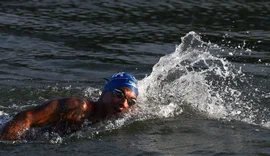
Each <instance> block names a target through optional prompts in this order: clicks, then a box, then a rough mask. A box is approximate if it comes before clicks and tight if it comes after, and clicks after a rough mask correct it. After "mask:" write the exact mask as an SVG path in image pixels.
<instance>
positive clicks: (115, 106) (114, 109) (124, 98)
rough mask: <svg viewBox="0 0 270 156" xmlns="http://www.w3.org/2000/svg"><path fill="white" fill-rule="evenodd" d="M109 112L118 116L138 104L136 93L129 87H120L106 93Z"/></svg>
mask: <svg viewBox="0 0 270 156" xmlns="http://www.w3.org/2000/svg"><path fill="white" fill-rule="evenodd" d="M105 98H106V99H105V100H104V101H103V102H104V103H106V107H107V110H108V111H109V112H110V113H112V114H117V113H120V112H123V111H124V110H126V109H128V108H129V107H131V106H132V105H134V104H136V99H137V96H136V94H135V92H134V91H133V90H131V89H129V88H127V87H120V88H116V89H114V90H111V91H109V92H107V93H106V97H105Z"/></svg>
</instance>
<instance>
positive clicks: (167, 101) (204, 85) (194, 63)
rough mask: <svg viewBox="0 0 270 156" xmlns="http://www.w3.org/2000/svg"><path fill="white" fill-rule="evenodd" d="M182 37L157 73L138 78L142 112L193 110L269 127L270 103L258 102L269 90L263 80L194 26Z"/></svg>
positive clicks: (165, 114)
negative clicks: (258, 80)
mask: <svg viewBox="0 0 270 156" xmlns="http://www.w3.org/2000/svg"><path fill="white" fill-rule="evenodd" d="M181 39H182V43H181V44H180V45H179V46H177V47H176V50H175V52H173V53H171V54H169V55H166V56H163V57H161V58H160V60H159V62H158V63H157V64H155V65H154V67H153V70H152V73H151V74H150V75H149V76H147V77H145V78H144V79H143V80H141V81H139V89H140V90H139V91H140V95H142V96H139V100H138V101H140V102H141V105H140V109H141V110H140V111H139V112H141V113H142V114H145V115H147V116H151V117H171V116H176V115H179V114H185V113H190V111H191V113H193V114H199V115H203V116H205V117H208V118H214V119H224V120H229V121H230V120H237V121H243V122H246V123H250V124H256V125H261V126H264V127H269V116H268V114H269V109H268V108H267V107H264V106H263V104H260V103H258V101H261V100H262V98H266V96H267V92H266V91H263V90H260V88H262V86H263V85H264V84H261V85H262V86H258V85H257V86H254V85H253V82H252V76H250V75H249V76H248V75H247V74H245V73H244V72H243V71H242V67H241V66H239V65H238V66H239V67H236V66H235V65H233V64H232V63H231V62H229V61H227V60H226V58H225V57H220V56H221V55H220V54H223V55H224V53H226V52H227V53H228V54H229V55H232V54H231V52H230V51H225V49H224V48H222V47H220V46H218V45H216V44H213V43H206V42H204V41H202V39H201V37H200V36H199V35H198V34H196V33H195V32H189V33H188V34H187V35H186V36H184V37H182V38H181ZM248 51H250V50H249V49H248ZM260 95H264V96H260ZM268 96H269V95H268ZM188 111H189V112H188ZM142 116H143V115H142Z"/></svg>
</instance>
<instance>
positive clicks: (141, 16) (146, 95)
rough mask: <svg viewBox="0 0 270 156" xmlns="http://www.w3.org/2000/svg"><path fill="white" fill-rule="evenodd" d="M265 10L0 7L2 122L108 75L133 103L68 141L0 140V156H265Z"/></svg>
mask: <svg viewBox="0 0 270 156" xmlns="http://www.w3.org/2000/svg"><path fill="white" fill-rule="evenodd" d="M269 15H270V2H268V1H263V0H256V1H255V0H226V1H225V0H198V1H193V0H168V1H163V0H161V1H154V0H148V1H145V0H137V1H132V0H125V1H118V0H111V1H110V0H99V1H87V0H9V1H7V0H2V1H0V87H1V90H0V124H4V123H5V122H6V121H8V120H10V119H11V118H12V116H14V115H15V114H16V113H17V112H19V111H21V110H25V109H27V108H30V107H33V106H36V105H39V104H41V103H43V102H45V101H46V100H48V99H52V98H56V97H69V96H76V97H93V98H97V97H98V95H99V94H100V92H101V90H102V87H103V85H104V84H105V81H104V80H103V78H104V77H110V76H111V75H112V74H113V73H115V72H119V71H125V72H129V73H132V74H134V75H135V76H136V77H137V79H139V91H140V95H139V97H138V104H137V105H136V106H134V107H133V108H132V109H131V110H130V112H128V113H126V114H123V115H122V116H121V117H119V118H118V119H111V120H107V121H104V122H102V123H99V124H97V125H93V126H90V125H89V126H86V127H85V128H84V129H82V130H81V131H79V132H77V133H74V134H72V135H70V136H65V137H60V136H59V135H58V134H53V135H49V136H48V135H46V134H44V135H43V136H40V137H39V138H38V139H37V140H31V141H30V140H24V141H20V142H5V141H2V142H0V155H28V156H32V155H33V156H36V155H65V156H67V155H78V156H83V155H97V156H103V155H125V156H126V155H165V156H167V155H192V156H193V155H211V156H212V155H215V156H218V155H245V156H246V155H252V156H253V155H270V148H269V147H270V131H269V129H270V115H269V113H270V105H269V104H270V89H269V88H270V44H269V43H270V28H269V25H270V16H269Z"/></svg>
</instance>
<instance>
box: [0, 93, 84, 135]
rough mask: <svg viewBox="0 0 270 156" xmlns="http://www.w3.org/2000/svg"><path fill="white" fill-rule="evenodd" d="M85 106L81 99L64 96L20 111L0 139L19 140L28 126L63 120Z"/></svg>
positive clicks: (7, 125)
mask: <svg viewBox="0 0 270 156" xmlns="http://www.w3.org/2000/svg"><path fill="white" fill-rule="evenodd" d="M85 107H86V103H85V101H84V100H82V99H77V98H65V99H59V100H52V101H49V102H47V103H45V104H43V105H40V106H37V107H34V108H31V109H28V110H25V111H22V112H20V113H18V114H16V115H15V116H14V117H13V119H12V120H11V121H10V122H8V123H7V124H6V125H5V126H4V128H3V130H2V133H1V134H0V140H19V139H20V136H21V135H22V134H23V133H24V132H25V131H26V130H27V129H28V128H30V127H42V126H46V125H51V124H55V123H57V122H59V121H60V120H64V119H65V118H63V116H65V115H66V114H72V113H70V112H74V111H76V110H81V109H83V108H85Z"/></svg>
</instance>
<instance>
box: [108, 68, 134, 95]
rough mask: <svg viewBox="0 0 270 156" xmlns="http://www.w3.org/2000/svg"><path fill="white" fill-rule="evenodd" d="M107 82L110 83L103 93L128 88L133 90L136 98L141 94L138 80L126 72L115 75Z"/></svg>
mask: <svg viewBox="0 0 270 156" xmlns="http://www.w3.org/2000/svg"><path fill="white" fill-rule="evenodd" d="M107 80H108V82H107V84H106V85H105V87H104V89H103V92H107V91H110V90H113V89H115V88H119V87H127V88H129V89H131V90H133V91H134V92H135V94H136V96H138V94H139V92H138V85H137V80H136V78H135V77H134V76H133V75H131V74H128V73H125V72H119V73H115V74H114V75H113V76H112V77H111V78H110V79H107Z"/></svg>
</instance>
